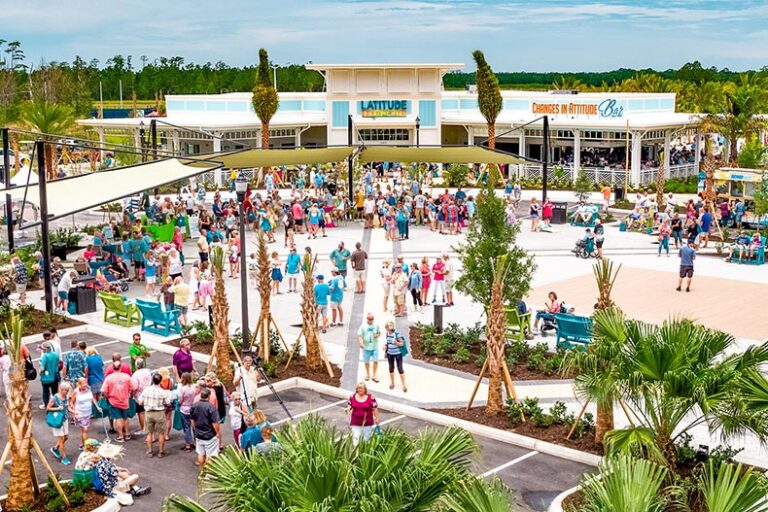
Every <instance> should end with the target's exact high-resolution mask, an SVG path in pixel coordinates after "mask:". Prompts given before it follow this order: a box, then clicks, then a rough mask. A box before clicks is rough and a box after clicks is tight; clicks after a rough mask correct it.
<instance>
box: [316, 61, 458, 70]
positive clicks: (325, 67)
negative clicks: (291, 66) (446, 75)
mask: <svg viewBox="0 0 768 512" xmlns="http://www.w3.org/2000/svg"><path fill="white" fill-rule="evenodd" d="M304 67H306V68H307V69H312V70H314V71H326V70H328V69H442V70H452V69H463V68H464V64H461V63H458V62H453V63H443V64H440V63H424V64H402V63H395V64H307V65H306V66H304Z"/></svg>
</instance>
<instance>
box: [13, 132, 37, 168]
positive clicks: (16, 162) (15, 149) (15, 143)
mask: <svg viewBox="0 0 768 512" xmlns="http://www.w3.org/2000/svg"><path fill="white" fill-rule="evenodd" d="M11 142H12V144H13V171H14V173H18V172H19V169H21V161H20V159H19V135H18V134H16V133H14V134H13V135H11ZM29 168H30V169H31V168H32V162H29Z"/></svg>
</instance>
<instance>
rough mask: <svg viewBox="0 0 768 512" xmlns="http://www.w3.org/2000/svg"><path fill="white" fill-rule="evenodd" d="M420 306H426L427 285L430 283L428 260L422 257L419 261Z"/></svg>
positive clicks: (430, 271)
mask: <svg viewBox="0 0 768 512" xmlns="http://www.w3.org/2000/svg"><path fill="white" fill-rule="evenodd" d="M419 271H420V272H421V304H422V307H423V306H426V304H427V300H428V299H429V285H430V284H431V283H432V268H431V267H430V266H429V258H427V257H426V256H424V257H423V258H422V259H421V267H419Z"/></svg>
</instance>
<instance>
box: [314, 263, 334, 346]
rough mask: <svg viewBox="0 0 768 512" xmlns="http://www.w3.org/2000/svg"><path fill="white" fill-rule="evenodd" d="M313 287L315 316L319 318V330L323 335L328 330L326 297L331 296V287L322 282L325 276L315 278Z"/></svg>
mask: <svg viewBox="0 0 768 512" xmlns="http://www.w3.org/2000/svg"><path fill="white" fill-rule="evenodd" d="M316 279H317V284H316V285H315V303H316V304H317V315H318V317H319V323H320V328H321V329H322V331H323V333H325V332H326V331H327V330H328V296H329V295H330V294H331V287H330V286H328V285H327V284H326V283H324V282H323V280H324V279H325V276H323V275H322V274H320V275H319V276H317V278H316Z"/></svg>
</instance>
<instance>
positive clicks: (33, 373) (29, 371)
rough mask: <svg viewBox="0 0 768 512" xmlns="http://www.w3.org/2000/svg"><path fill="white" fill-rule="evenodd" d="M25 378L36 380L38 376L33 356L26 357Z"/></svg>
mask: <svg viewBox="0 0 768 512" xmlns="http://www.w3.org/2000/svg"><path fill="white" fill-rule="evenodd" d="M24 378H25V379H27V380H35V379H36V378H37V369H36V368H35V365H34V364H33V363H32V357H31V356H30V357H27V358H26V359H24Z"/></svg>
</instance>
